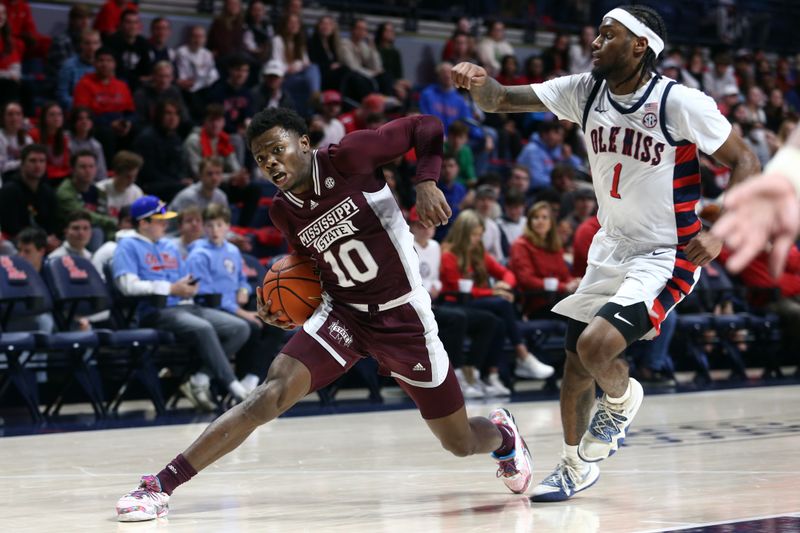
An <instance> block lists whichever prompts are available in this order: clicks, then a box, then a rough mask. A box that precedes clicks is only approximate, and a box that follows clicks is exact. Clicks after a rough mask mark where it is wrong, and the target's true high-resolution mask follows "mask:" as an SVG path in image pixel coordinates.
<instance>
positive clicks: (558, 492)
mask: <svg viewBox="0 0 800 533" xmlns="http://www.w3.org/2000/svg"><path fill="white" fill-rule="evenodd" d="M599 477H600V468H599V467H598V466H597V465H596V464H595V463H579V464H575V463H572V462H570V461H569V460H567V459H565V458H563V457H562V459H561V462H560V463H558V466H556V469H555V470H553V473H552V474H550V475H549V476H547V477H546V478H544V479H543V480H542V481H541V482H540V483H539V484H538V485H536V486H535V487H533V490H532V491H531V497H530V500H531V501H532V502H563V501H564V500H568V499H570V498H572V496H574V495H575V494H577V493H578V492H580V491H582V490H586V489H588V488H589V487H591V486H592V485H594V484H595V482H596V481H597V479H598V478H599Z"/></svg>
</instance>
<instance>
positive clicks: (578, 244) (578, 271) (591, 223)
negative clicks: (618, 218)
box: [572, 215, 600, 278]
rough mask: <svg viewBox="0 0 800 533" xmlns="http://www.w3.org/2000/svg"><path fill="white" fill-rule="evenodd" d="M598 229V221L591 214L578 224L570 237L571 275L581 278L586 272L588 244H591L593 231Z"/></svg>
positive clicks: (595, 216)
mask: <svg viewBox="0 0 800 533" xmlns="http://www.w3.org/2000/svg"><path fill="white" fill-rule="evenodd" d="M599 230H600V221H599V220H598V219H597V215H593V216H591V217H589V218H587V219H586V220H584V221H583V223H582V224H581V225H580V226H578V229H577V230H575V236H574V237H573V239H572V275H573V276H575V277H576V278H582V277H583V276H584V275H585V274H586V263H587V262H588V257H589V246H591V245H592V239H594V235H595V233H597V232H598V231H599Z"/></svg>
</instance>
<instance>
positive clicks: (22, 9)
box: [2, 0, 53, 59]
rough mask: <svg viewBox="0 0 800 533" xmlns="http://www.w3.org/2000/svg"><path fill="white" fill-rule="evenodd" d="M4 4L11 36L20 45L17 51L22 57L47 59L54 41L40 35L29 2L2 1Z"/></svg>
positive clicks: (21, 0)
mask: <svg viewBox="0 0 800 533" xmlns="http://www.w3.org/2000/svg"><path fill="white" fill-rule="evenodd" d="M2 2H3V4H5V6H6V13H7V16H8V25H9V26H10V28H11V36H12V37H13V38H14V40H15V41H16V42H17V44H18V45H19V46H17V49H18V52H19V55H20V57H21V58H29V57H36V58H41V59H45V58H46V57H47V51H48V50H49V48H50V43H51V42H53V39H51V38H50V37H48V36H47V35H41V34H39V30H37V29H36V22H35V21H34V20H33V13H32V12H31V6H30V5H29V4H28V2H26V1H25V0H2Z"/></svg>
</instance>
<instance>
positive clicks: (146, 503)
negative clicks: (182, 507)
mask: <svg viewBox="0 0 800 533" xmlns="http://www.w3.org/2000/svg"><path fill="white" fill-rule="evenodd" d="M168 512H169V495H168V494H167V493H166V492H162V491H161V483H160V482H159V481H158V478H157V477H156V476H142V480H141V482H140V483H139V487H138V488H137V489H135V490H132V491H130V492H129V493H128V494H126V495H125V496H123V497H122V498H120V499H119V501H117V520H119V521H120V522H142V521H144V520H153V519H154V518H163V517H165V516H167V513H168Z"/></svg>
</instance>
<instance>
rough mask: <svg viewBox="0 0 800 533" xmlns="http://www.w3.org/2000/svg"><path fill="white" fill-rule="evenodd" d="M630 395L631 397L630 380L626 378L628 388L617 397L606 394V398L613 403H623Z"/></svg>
mask: <svg viewBox="0 0 800 533" xmlns="http://www.w3.org/2000/svg"><path fill="white" fill-rule="evenodd" d="M630 397H631V380H630V379H628V388H627V389H625V392H624V393H623V394H622V396H620V397H619V398H612V397H611V396H609V395H608V394H606V399H608V402H609V403H614V404H617V405H619V404H623V403H625V402H626V401H628V398H630Z"/></svg>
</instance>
